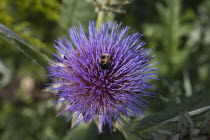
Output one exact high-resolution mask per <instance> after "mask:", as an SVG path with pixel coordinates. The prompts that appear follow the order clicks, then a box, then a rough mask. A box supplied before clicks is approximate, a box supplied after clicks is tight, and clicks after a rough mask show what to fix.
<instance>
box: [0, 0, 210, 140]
mask: <svg viewBox="0 0 210 140" xmlns="http://www.w3.org/2000/svg"><path fill="white" fill-rule="evenodd" d="M117 1H118V0H117ZM92 2H93V3H94V1H92ZM95 6H96V5H95ZM95 8H96V9H97V8H100V7H94V6H93V5H91V3H88V2H86V1H85V0H62V1H60V0H50V1H45V0H35V1H34V0H27V1H14V0H1V2H0V11H1V12H0V22H1V24H0V37H1V38H0V84H1V85H0V100H1V103H0V111H1V114H0V120H1V121H0V139H3V140H10V139H14V140H16V139H17V140H19V139H27V140H33V139H43V140H45V139H52V140H58V139H66V140H67V139H73V140H80V139H91V140H106V139H110V140H111V139H113V140H124V139H128V140H135V139H146V140H147V139H148V140H150V139H152V138H153V136H155V138H156V139H158V138H159V139H164V137H168V135H166V134H163V135H161V136H160V133H167V134H170V136H172V135H173V134H172V133H174V132H177V125H178V120H179V119H177V118H176V116H177V115H178V114H179V112H183V111H185V110H188V111H193V110H194V111H195V110H202V109H203V107H205V106H209V105H210V104H209V99H210V94H209V93H210V87H209V83H210V79H209V77H210V73H209V71H210V64H209V62H210V57H209V53H210V48H209V45H210V38H209V37H210V16H209V15H210V1H209V0H201V1H196V2H186V1H183V0H161V1H158V2H157V1H155V0H141V1H134V2H133V3H132V4H130V5H128V6H126V7H120V8H123V9H124V8H125V10H126V11H127V13H126V14H122V15H117V17H116V19H117V20H118V22H121V21H122V22H123V24H124V25H129V26H131V29H132V31H134V32H137V31H138V32H141V33H143V34H144V36H143V40H146V42H147V45H146V47H149V48H153V53H154V54H155V55H156V57H155V58H156V59H155V60H154V61H158V64H157V65H156V66H157V67H158V69H159V79H160V80H159V81H158V82H155V84H156V87H157V89H158V90H157V91H156V92H157V93H158V97H157V98H155V99H153V100H151V99H150V100H151V102H152V103H151V104H150V108H151V110H148V111H146V114H147V115H146V116H144V117H142V119H140V120H138V119H136V118H130V119H129V120H130V121H131V124H126V123H125V122H124V121H126V120H122V121H123V125H119V124H118V123H116V124H115V128H114V131H115V132H113V134H111V133H110V130H109V128H108V126H105V129H104V133H103V134H101V135H99V134H98V131H97V128H96V126H95V125H94V124H90V125H89V126H86V125H84V124H83V123H81V124H79V125H78V126H76V127H75V128H73V129H70V126H71V125H70V124H69V122H66V119H67V117H58V118H56V117H55V116H56V114H57V112H58V111H57V110H56V109H55V105H54V104H52V100H49V99H52V98H53V97H52V96H50V95H51V94H50V95H49V93H48V92H46V91H43V89H44V88H45V86H43V85H44V84H45V83H46V81H47V80H48V83H49V81H50V80H49V79H47V76H45V75H46V71H44V70H43V69H40V67H39V66H38V65H36V64H33V63H31V60H30V59H28V57H30V58H32V60H35V61H37V62H38V63H39V64H41V65H42V66H43V67H46V66H47V65H48V61H49V58H48V57H51V56H52V55H51V52H52V51H53V50H54V49H53V43H54V40H55V39H57V37H58V36H62V35H64V34H65V35H67V34H68V33H67V32H68V28H69V27H70V26H72V25H78V22H80V23H82V25H84V26H85V27H87V25H88V22H89V20H96V18H97V14H96V13H95V11H94V9H95ZM104 11H106V10H104ZM106 14H107V15H108V16H107V17H105V18H104V19H103V20H105V21H107V20H113V19H114V16H115V14H113V13H112V12H108V13H106ZM3 25H5V26H6V27H8V28H9V29H8V28H6V27H5V26H3ZM2 38H3V39H4V40H6V41H4V40H3V39H2ZM29 44H31V45H29ZM19 50H20V51H22V52H23V53H24V54H25V55H26V56H28V57H26V56H24V55H23V54H22V53H20V52H19ZM26 77H29V79H30V78H31V79H32V82H30V80H29V81H28V82H26V83H27V84H29V85H27V84H24V85H23V84H22V83H23V80H24V79H27V78H26ZM30 84H32V85H33V86H31V87H30ZM27 86H29V87H30V88H29V89H27ZM208 112H209V110H206V111H203V112H200V113H197V115H191V117H192V120H193V121H194V123H195V126H199V125H200V124H201V123H202V122H203V121H204V119H206V117H207V116H208ZM174 117H175V118H174ZM173 120H175V121H173ZM208 127H209V125H208ZM157 130H161V131H157ZM165 130H167V132H166V131H165ZM154 132H155V133H154ZM156 132H157V133H156ZM159 132H160V133H159ZM207 134H209V133H207ZM209 135H210V134H209ZM173 136H174V137H175V135H173ZM186 138H187V137H186ZM205 138H206V137H205ZM174 139H175V138H174ZM201 139H202V138H201Z"/></svg>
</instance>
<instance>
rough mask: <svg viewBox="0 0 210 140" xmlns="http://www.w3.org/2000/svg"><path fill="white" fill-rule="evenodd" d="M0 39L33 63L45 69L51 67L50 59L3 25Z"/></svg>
mask: <svg viewBox="0 0 210 140" xmlns="http://www.w3.org/2000/svg"><path fill="white" fill-rule="evenodd" d="M0 37H1V38H3V39H4V40H6V41H7V42H8V43H10V44H11V45H12V46H13V47H16V48H17V49H18V50H20V51H21V52H22V53H24V54H25V55H26V56H27V57H29V58H31V59H32V60H33V62H35V63H37V64H39V65H41V66H42V67H43V68H45V67H46V66H48V65H49V64H48V63H49V61H50V59H49V57H48V56H46V55H45V54H42V53H41V52H39V51H38V50H37V49H36V48H35V47H33V46H31V45H30V44H29V43H28V42H26V41H25V40H23V39H22V38H21V37H20V36H18V35H17V34H16V33H14V32H13V31H12V30H10V29H9V28H7V27H5V26H4V25H2V24H0Z"/></svg>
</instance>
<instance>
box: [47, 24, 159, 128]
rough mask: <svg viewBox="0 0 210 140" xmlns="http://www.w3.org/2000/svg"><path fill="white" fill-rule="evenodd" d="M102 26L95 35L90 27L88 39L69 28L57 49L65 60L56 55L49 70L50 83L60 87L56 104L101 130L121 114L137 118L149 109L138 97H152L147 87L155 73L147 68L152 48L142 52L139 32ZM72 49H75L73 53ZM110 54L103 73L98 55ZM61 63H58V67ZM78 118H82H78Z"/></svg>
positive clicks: (83, 33)
mask: <svg viewBox="0 0 210 140" xmlns="http://www.w3.org/2000/svg"><path fill="white" fill-rule="evenodd" d="M119 28H120V25H118V24H116V23H114V24H112V23H108V24H105V23H102V24H101V26H100V30H99V31H97V30H96V28H95V25H94V23H93V22H91V23H90V24H89V36H88V37H87V36H86V34H85V32H84V30H83V28H82V26H81V25H80V27H79V29H78V30H77V29H76V28H75V27H72V28H71V29H70V38H71V40H68V39H64V40H61V39H58V40H57V45H56V46H55V47H56V49H57V50H58V51H59V52H60V53H61V54H62V55H63V56H64V57H61V56H59V55H56V54H54V55H55V56H56V57H57V59H58V61H57V63H54V64H52V66H51V67H49V71H50V76H51V77H54V78H53V79H54V82H55V83H52V84H56V83H59V84H60V86H59V87H58V88H56V89H57V90H59V91H60V92H59V99H62V100H59V102H67V106H66V109H65V110H64V111H63V112H62V114H64V113H65V112H67V111H70V112H72V114H74V115H76V116H77V117H78V118H81V119H79V121H81V120H83V121H84V122H85V123H89V122H91V121H93V120H94V121H95V122H96V123H97V125H98V127H99V131H102V126H103V125H104V124H106V123H108V124H109V126H110V127H111V126H112V122H114V121H116V120H119V117H120V115H125V116H126V117H129V116H137V117H139V116H140V114H143V111H142V108H147V106H146V105H145V102H147V101H146V100H144V99H143V98H142V96H154V95H155V94H154V93H151V92H148V91H147V89H153V87H152V85H150V84H148V83H147V80H148V79H154V77H151V76H152V75H154V74H155V73H154V72H153V71H155V70H156V69H154V68H153V69H152V68H149V66H151V64H149V62H150V61H151V60H152V58H153V57H151V56H150V54H149V52H150V49H143V48H142V46H143V45H144V43H143V42H140V37H141V35H140V34H138V33H135V34H132V35H128V34H127V33H128V29H129V28H128V27H126V28H124V29H122V30H121V31H120V30H119ZM74 47H76V49H74ZM103 53H106V54H110V56H111V59H112V63H111V65H110V67H109V69H108V70H101V68H100V66H99V64H100V56H101V55H102V54H103ZM60 63H61V64H62V65H59V64H60ZM79 116H82V117H79Z"/></svg>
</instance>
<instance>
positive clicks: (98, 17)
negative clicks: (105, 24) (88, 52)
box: [96, 11, 104, 30]
mask: <svg viewBox="0 0 210 140" xmlns="http://www.w3.org/2000/svg"><path fill="white" fill-rule="evenodd" d="M103 18H104V12H103V11H99V12H98V16H97V21H96V28H97V29H98V30H99V28H100V23H101V22H102V21H103Z"/></svg>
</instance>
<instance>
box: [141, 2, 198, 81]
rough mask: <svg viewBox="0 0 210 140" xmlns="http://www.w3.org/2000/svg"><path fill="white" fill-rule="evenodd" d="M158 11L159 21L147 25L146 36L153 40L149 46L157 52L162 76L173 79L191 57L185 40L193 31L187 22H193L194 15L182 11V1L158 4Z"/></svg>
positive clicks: (190, 11) (190, 12) (189, 11)
mask: <svg viewBox="0 0 210 140" xmlns="http://www.w3.org/2000/svg"><path fill="white" fill-rule="evenodd" d="M157 11H158V17H159V21H158V23H155V24H145V27H144V28H145V35H146V36H148V37H150V38H151V39H152V41H151V43H149V46H150V47H152V48H153V49H154V50H155V53H156V56H157V60H158V69H159V72H160V74H161V75H167V76H169V77H173V76H176V75H177V73H178V72H180V71H182V67H183V65H184V64H185V61H186V59H187V56H188V55H189V52H190V46H187V45H186V40H183V38H184V37H188V34H189V33H190V32H191V30H192V25H191V24H189V23H186V21H188V20H192V18H193V17H194V14H193V12H192V10H188V11H186V10H185V11H182V9H181V0H165V1H164V3H157Z"/></svg>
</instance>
